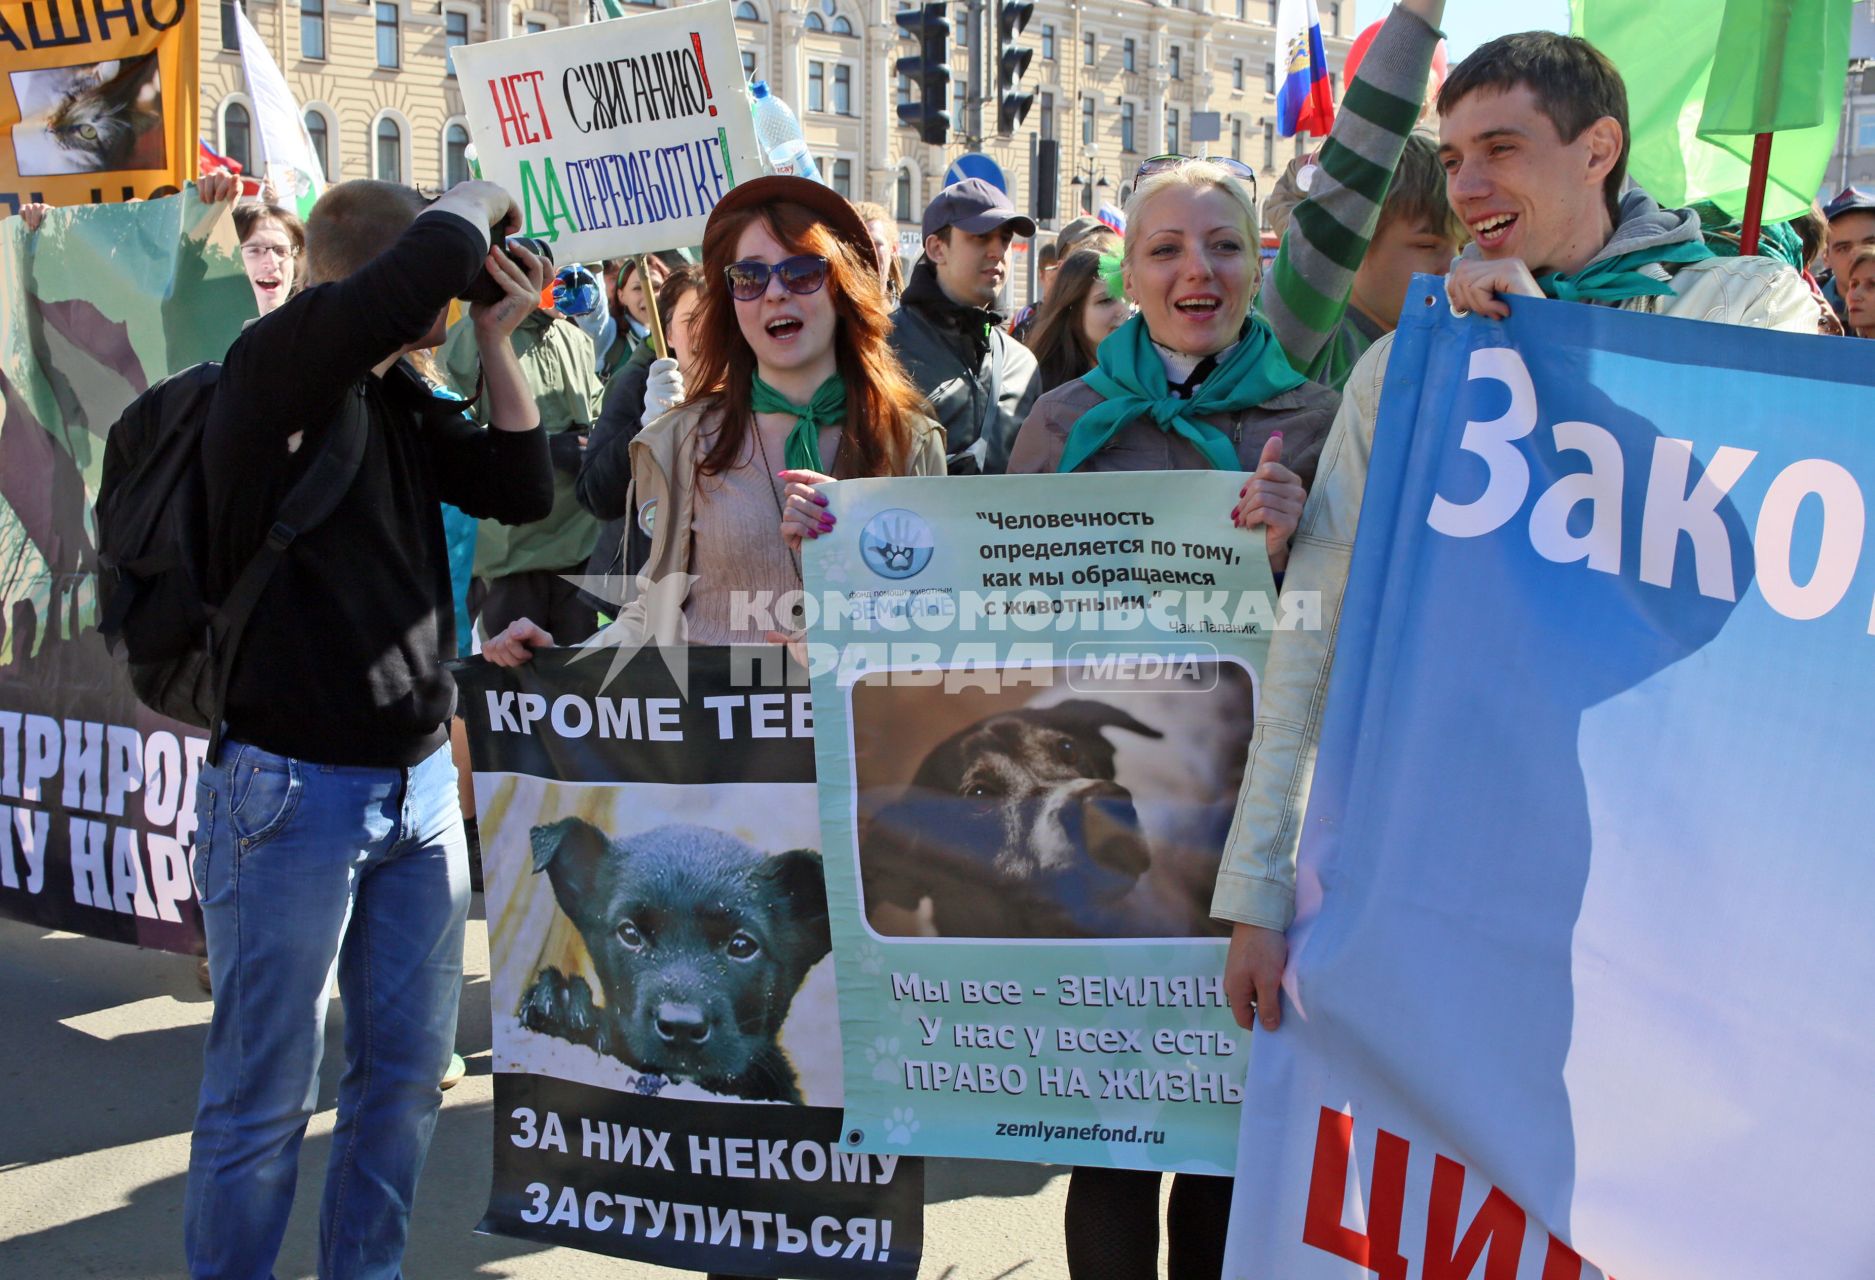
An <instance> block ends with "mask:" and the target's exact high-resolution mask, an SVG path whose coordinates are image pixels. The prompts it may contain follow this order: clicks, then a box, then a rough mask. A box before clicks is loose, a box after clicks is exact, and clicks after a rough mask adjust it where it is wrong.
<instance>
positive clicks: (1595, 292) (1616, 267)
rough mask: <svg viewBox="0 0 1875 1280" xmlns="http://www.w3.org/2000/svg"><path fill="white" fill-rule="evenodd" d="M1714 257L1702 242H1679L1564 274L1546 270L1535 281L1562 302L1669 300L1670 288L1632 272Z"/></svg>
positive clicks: (1618, 256) (1548, 294) (1548, 295)
mask: <svg viewBox="0 0 1875 1280" xmlns="http://www.w3.org/2000/svg"><path fill="white" fill-rule="evenodd" d="M1714 256H1716V255H1715V254H1714V253H1713V252H1712V250H1710V249H1708V248H1707V247H1706V242H1705V241H1704V240H1681V241H1678V242H1676V243H1674V244H1663V245H1655V246H1653V247H1652V248H1648V249H1636V250H1635V251H1634V252H1632V253H1621V254H1616V255H1615V256H1614V257H1612V258H1603V259H1601V261H1599V262H1591V263H1589V264H1588V266H1586V267H1583V268H1582V269H1581V270H1580V271H1571V272H1568V273H1567V274H1565V273H1563V272H1560V271H1549V272H1545V273H1544V274H1542V275H1540V276H1538V277H1537V278H1536V284H1537V288H1539V289H1541V290H1542V291H1543V296H1545V297H1548V298H1560V299H1561V300H1562V301H1564V302H1623V301H1626V300H1627V299H1629V298H1646V297H1658V298H1670V297H1672V296H1673V286H1672V285H1670V284H1668V283H1666V282H1665V281H1663V280H1656V279H1654V278H1653V277H1652V276H1648V275H1643V274H1641V273H1640V272H1639V271H1637V270H1635V268H1636V267H1644V266H1646V265H1647V264H1649V263H1652V262H1662V263H1665V262H1703V261H1704V260H1705V259H1707V258H1711V257H1714Z"/></svg>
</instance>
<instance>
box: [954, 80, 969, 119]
mask: <svg viewBox="0 0 1875 1280" xmlns="http://www.w3.org/2000/svg"><path fill="white" fill-rule="evenodd" d="M951 88H952V90H954V92H953V93H952V94H951V119H952V120H953V121H961V120H963V119H965V113H966V112H968V111H969V110H970V82H969V81H967V80H965V79H964V78H963V77H962V76H958V77H957V78H956V79H955V80H952V81H951Z"/></svg>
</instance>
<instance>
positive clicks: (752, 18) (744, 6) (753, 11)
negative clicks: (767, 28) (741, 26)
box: [736, 0, 762, 22]
mask: <svg viewBox="0 0 1875 1280" xmlns="http://www.w3.org/2000/svg"><path fill="white" fill-rule="evenodd" d="M761 20H762V14H761V11H760V10H758V9H757V8H756V7H755V6H754V5H752V4H750V3H749V0H742V3H740V4H738V5H737V6H736V21H737V22H760V21H761Z"/></svg>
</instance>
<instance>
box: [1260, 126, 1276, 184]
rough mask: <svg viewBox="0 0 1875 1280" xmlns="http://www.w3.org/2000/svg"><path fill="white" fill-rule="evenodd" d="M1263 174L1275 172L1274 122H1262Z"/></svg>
mask: <svg viewBox="0 0 1875 1280" xmlns="http://www.w3.org/2000/svg"><path fill="white" fill-rule="evenodd" d="M1263 172H1265V173H1274V172H1276V122H1275V121H1274V120H1265V121H1264V122H1263Z"/></svg>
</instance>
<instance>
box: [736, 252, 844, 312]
mask: <svg viewBox="0 0 1875 1280" xmlns="http://www.w3.org/2000/svg"><path fill="white" fill-rule="evenodd" d="M827 266H828V264H827V260H826V259H825V258H823V257H821V256H820V255H819V254H817V253H803V254H801V255H800V256H798V257H794V258H783V259H782V260H781V261H780V262H777V263H775V264H774V265H773V266H770V265H769V264H768V263H766V262H732V263H730V264H729V265H728V266H727V267H724V268H723V274H724V275H725V276H727V277H728V279H729V293H730V296H732V297H734V298H735V300H736V301H738V302H754V301H755V300H756V299H757V298H759V297H761V296H762V295H763V294H765V293H767V292H768V278H769V277H770V276H780V277H781V284H782V287H783V288H785V289H786V290H787V291H788V292H789V293H798V294H809V293H819V292H820V290H821V288H822V286H824V285H825V284H826V283H827Z"/></svg>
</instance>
